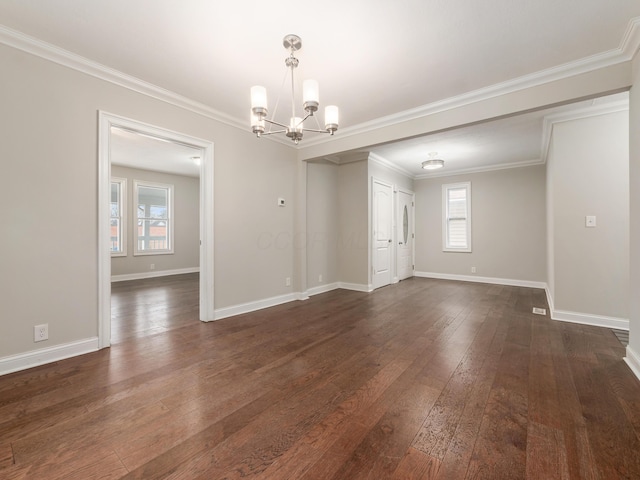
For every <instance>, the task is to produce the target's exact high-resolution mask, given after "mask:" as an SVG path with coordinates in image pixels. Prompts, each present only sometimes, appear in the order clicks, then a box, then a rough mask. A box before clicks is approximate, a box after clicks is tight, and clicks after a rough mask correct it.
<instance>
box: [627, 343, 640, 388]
mask: <svg viewBox="0 0 640 480" xmlns="http://www.w3.org/2000/svg"><path fill="white" fill-rule="evenodd" d="M624 361H625V362H626V363H627V365H629V368H630V369H631V371H632V372H633V374H634V375H635V376H636V377H638V380H640V355H638V352H635V351H634V350H633V349H632V348H631V346H630V345H627V356H626V357H624Z"/></svg>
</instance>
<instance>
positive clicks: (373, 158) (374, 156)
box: [368, 152, 415, 178]
mask: <svg viewBox="0 0 640 480" xmlns="http://www.w3.org/2000/svg"><path fill="white" fill-rule="evenodd" d="M368 158H369V160H371V161H372V162H374V163H377V164H378V165H381V166H383V167H385V168H388V169H389V170H392V171H394V172H396V173H399V174H401V175H404V176H405V177H409V178H415V175H413V174H412V173H411V172H410V171H409V170H405V169H404V168H402V167H400V166H399V165H396V164H395V163H392V162H390V161H389V160H387V159H386V158H384V157H382V156H381V155H378V154H377V153H373V152H369V157H368Z"/></svg>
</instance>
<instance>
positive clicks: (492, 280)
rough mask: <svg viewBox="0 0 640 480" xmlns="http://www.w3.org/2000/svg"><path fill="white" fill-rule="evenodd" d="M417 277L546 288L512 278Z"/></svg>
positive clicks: (425, 274)
mask: <svg viewBox="0 0 640 480" xmlns="http://www.w3.org/2000/svg"><path fill="white" fill-rule="evenodd" d="M414 276H415V277H421V278H437V279H440V280H457V281H460V282H477V283H490V284H494V285H509V286H511V287H529V288H543V289H544V288H546V286H547V284H546V283H545V282H534V281H531V280H515V279H512V278H496V277H478V276H477V275H455V274H451V273H434V272H414Z"/></svg>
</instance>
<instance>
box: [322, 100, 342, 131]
mask: <svg viewBox="0 0 640 480" xmlns="http://www.w3.org/2000/svg"><path fill="white" fill-rule="evenodd" d="M338 124H339V112H338V107H336V106H335V105H327V106H326V107H325V109H324V128H326V129H327V131H328V132H331V135H333V132H335V131H336V130H337V129H338Z"/></svg>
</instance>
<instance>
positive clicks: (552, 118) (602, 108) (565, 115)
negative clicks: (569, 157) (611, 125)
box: [539, 99, 629, 163]
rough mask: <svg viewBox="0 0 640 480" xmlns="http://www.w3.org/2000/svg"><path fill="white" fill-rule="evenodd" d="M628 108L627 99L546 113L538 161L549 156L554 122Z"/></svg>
mask: <svg viewBox="0 0 640 480" xmlns="http://www.w3.org/2000/svg"><path fill="white" fill-rule="evenodd" d="M628 110H629V100H628V99H627V100H624V101H621V102H611V103H602V104H596V105H591V106H589V107H584V108H576V109H575V110H570V111H567V112H561V113H555V114H552V115H547V116H546V117H544V119H543V121H542V147H541V149H540V152H542V158H541V161H540V162H539V163H546V162H547V157H548V156H549V146H550V145H551V134H552V133H553V126H554V125H555V124H556V123H562V122H569V121H573V120H580V119H583V118H589V117H596V116H598V115H608V114H611V113H617V112H624V111H628Z"/></svg>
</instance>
